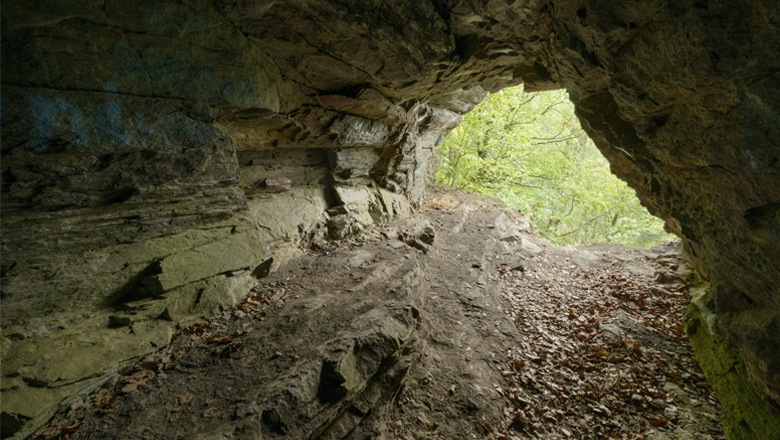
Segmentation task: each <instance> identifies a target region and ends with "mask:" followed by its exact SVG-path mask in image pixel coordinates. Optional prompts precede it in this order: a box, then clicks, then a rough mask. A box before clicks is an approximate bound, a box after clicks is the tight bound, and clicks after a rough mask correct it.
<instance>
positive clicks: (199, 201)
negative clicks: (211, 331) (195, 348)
mask: <svg viewBox="0 0 780 440" xmlns="http://www.w3.org/2000/svg"><path fill="white" fill-rule="evenodd" d="M98 3H99V2H84V3H83V4H80V5H78V6H74V5H70V4H67V3H64V2H63V3H62V4H55V5H52V6H51V7H50V8H47V9H46V10H37V9H34V8H32V7H31V6H29V5H26V4H22V3H15V4H12V5H5V6H6V8H5V10H4V14H3V45H4V49H6V50H4V51H3V78H2V81H3V103H2V107H3V120H2V124H3V147H2V154H3V161H2V168H3V187H2V190H3V199H4V200H3V208H2V215H3V244H2V246H3V254H4V258H3V260H4V261H3V302H4V307H3V330H4V333H5V334H6V335H21V336H19V337H17V336H14V337H13V338H12V340H13V341H14V342H12V343H11V344H10V347H12V349H11V351H10V352H9V353H11V355H10V359H16V360H17V361H19V362H21V364H22V365H26V364H29V363H34V362H36V359H37V358H38V357H39V356H38V357H36V356H35V355H33V356H32V357H29V356H27V355H25V356H21V355H20V356H21V357H18V358H15V356H16V355H15V354H14V353H18V352H15V351H14V349H13V347H23V346H24V347H27V346H28V345H25V344H27V343H31V344H32V345H29V346H30V347H45V346H46V344H44V343H41V344H39V343H38V342H35V341H37V340H38V339H39V338H41V337H46V338H48V337H55V336H56V335H57V334H59V333H62V335H63V338H66V337H67V338H70V337H74V336H72V335H71V334H70V333H67V332H66V331H65V330H64V329H58V327H68V328H71V329H74V328H75V329H76V330H73V331H74V332H75V333H74V334H77V335H78V334H81V333H82V332H83V330H79V329H80V328H81V327H80V325H81V324H83V322H84V320H85V319H86V318H80V316H82V315H90V316H91V317H90V318H89V319H86V320H87V321H89V320H90V319H94V320H95V322H96V323H100V324H99V325H103V326H106V329H105V331H107V332H108V331H110V329H109V328H108V323H109V317H110V316H116V314H117V313H118V312H122V313H125V314H127V313H130V315H131V316H135V317H138V320H139V322H142V323H143V322H147V323H148V322H152V321H148V319H156V318H159V317H160V316H163V317H164V316H166V315H164V314H163V313H160V314H159V315H157V314H156V311H158V309H159V310H166V307H168V306H170V307H171V308H172V309H173V308H175V309H176V310H178V311H179V315H178V316H180V318H176V319H174V321H167V322H169V323H170V322H173V323H172V324H170V325H175V323H176V322H179V323H182V322H187V320H188V319H193V317H194V316H198V315H199V314H202V313H205V312H206V311H209V310H218V309H219V307H224V306H225V305H226V304H230V303H231V302H233V301H235V295H238V293H235V291H236V289H238V290H240V289H241V286H243V285H245V284H246V283H248V282H250V280H251V273H252V271H253V270H255V267H257V266H258V265H262V264H263V263H265V262H267V261H269V260H268V259H269V256H268V254H271V253H272V254H274V255H275V257H276V258H275V260H276V261H275V263H274V264H276V265H278V264H279V263H280V261H283V260H284V259H285V258H290V257H291V256H293V255H295V254H296V250H295V249H297V248H298V247H299V246H301V245H306V244H308V243H311V242H314V241H317V240H321V239H323V238H324V237H326V236H328V235H330V236H341V235H343V234H348V233H352V232H355V231H357V230H360V229H361V228H364V227H365V226H366V225H369V224H371V223H374V222H377V221H382V219H384V218H388V217H390V216H394V215H404V214H407V213H409V212H410V209H411V207H412V206H415V205H417V204H419V202H420V200H421V198H422V194H423V193H424V188H425V182H426V179H429V178H430V175H431V173H432V171H433V169H432V167H431V166H430V165H429V164H430V163H435V148H434V146H435V143H436V140H437V139H438V138H439V137H440V136H441V135H443V134H445V133H446V132H447V131H448V130H450V129H451V128H452V127H453V126H454V124H456V123H457V121H458V120H459V115H461V114H463V113H465V112H467V111H468V110H470V109H471V108H472V107H473V106H474V105H476V103H478V102H479V101H480V100H481V99H482V98H483V97H484V96H485V93H486V91H496V90H498V89H500V88H503V87H507V86H512V85H517V84H520V83H521V82H525V86H526V88H527V89H528V90H545V89H549V88H555V87H565V88H566V89H567V90H568V92H569V94H570V96H571V98H572V101H573V102H574V104H575V107H576V109H577V114H578V117H579V118H580V120H581V121H582V123H583V127H584V128H585V130H586V131H587V132H588V134H589V135H590V136H591V137H592V138H593V139H594V141H595V142H596V144H597V146H598V147H599V148H600V150H601V151H602V153H604V155H605V156H606V157H607V158H608V159H609V160H610V162H611V164H612V170H613V172H614V173H615V174H617V175H618V176H619V177H621V178H622V179H624V180H626V181H627V182H628V183H629V185H631V186H632V187H633V188H634V189H635V190H636V191H637V195H638V197H639V198H640V200H642V202H643V203H644V204H645V206H646V207H647V208H648V209H649V210H650V211H651V212H652V213H654V214H656V215H659V216H660V217H662V218H664V219H665V220H666V221H667V225H668V227H669V228H670V229H671V230H672V231H674V232H675V233H677V234H678V235H680V236H682V237H684V238H685V240H686V247H687V249H688V251H689V254H690V255H691V256H692V259H693V261H694V264H695V265H696V268H697V269H698V270H699V272H700V273H701V274H702V275H703V276H704V277H705V278H707V279H708V280H709V281H710V282H711V284H712V300H711V301H712V304H711V306H712V309H713V310H715V311H716V312H717V315H718V322H719V329H720V332H721V334H722V335H723V336H724V337H725V338H726V340H727V341H729V343H730V344H732V345H734V346H735V347H737V348H738V349H739V352H740V353H741V355H742V357H743V359H744V360H745V362H746V365H747V376H748V377H749V378H750V381H751V383H752V384H753V386H754V387H755V389H756V390H757V391H758V392H759V394H760V395H762V396H763V397H764V398H765V399H767V401H768V402H770V403H773V404H774V405H777V404H778V400H777V399H778V395H780V390H779V389H778V388H777V386H778V385H777V384H778V383H780V380H778V379H777V378H778V374H780V359H778V358H777V355H776V353H778V350H777V348H778V346H780V330H778V322H779V320H780V291H779V290H778V286H780V263H778V261H780V259H778V258H777V255H778V249H780V248H779V247H778V246H780V244H778V241H777V240H776V238H777V234H778V233H777V230H778V221H777V215H776V214H777V209H776V207H777V204H778V203H780V189H779V188H780V163H778V156H780V153H778V151H779V150H780V148H779V147H778V144H777V139H778V134H780V133H777V131H778V127H780V124H778V121H780V93H779V92H778V86H777V84H778V79H780V77H778V75H779V74H778V71H780V65H779V64H778V63H780V62H778V61H777V56H776V54H777V53H779V52H780V30H779V29H778V25H777V23H778V19H779V17H778V14H779V12H778V10H777V8H776V5H774V3H773V2H772V1H759V0H755V1H748V2H728V1H724V2H693V1H679V2H678V1H675V2H642V3H634V2H588V3H582V4H580V3H571V2H562V1H528V2H515V3H512V4H505V3H500V2H488V3H485V4H481V5H479V6H477V5H472V4H471V3H469V2H454V3H451V4H443V3H442V2H402V3H394V2H385V3H382V4H378V5H373V6H372V8H367V7H366V6H365V5H362V4H347V3H342V2H332V1H325V0H323V1H318V2H306V3H274V2H262V1H237V2H227V1H220V2H217V3H216V5H212V4H211V3H209V2H203V1H188V2H186V3H185V4H179V5H174V4H166V5H162V4H160V5H157V6H155V7H151V6H150V5H147V4H144V3H142V2H123V3H122V4H121V5H120V4H113V3H112V4H109V5H105V7H104V6H101V5H99V4H98ZM353 3H354V2H353ZM8 48H12V49H13V50H8ZM432 158H433V159H434V160H431V159H432ZM279 179H286V180H279ZM220 231H222V232H220ZM251 231H257V233H256V234H255V233H254V232H251ZM242 234H250V235H251V234H255V235H252V236H253V237H254V238H253V240H256V241H257V246H258V247H259V248H264V249H263V251H262V252H249V251H248V253H247V254H246V261H245V263H244V264H238V265H233V266H236V267H232V266H231V268H230V270H229V271H227V272H224V273H222V272H220V273H217V272H214V271H213V270H211V269H210V268H209V267H208V266H209V264H210V263H208V260H209V258H210V259H215V258H223V257H220V255H223V256H224V258H225V259H227V260H229V261H232V260H231V259H232V258H234V257H235V255H233V250H231V249H232V248H231V247H230V246H227V245H224V243H230V242H231V240H233V241H235V240H237V239H238V238H240V237H243V236H244V235H242ZM247 236H248V235H247ZM242 243H244V242H243V241H242ZM204 249H205V250H208V251H209V252H210V254H209V255H210V257H209V258H205V259H202V261H201V260H198V259H197V258H194V259H193V258H189V257H190V256H194V255H198V252H200V251H202V250H204ZM220 252H221V253H220ZM166 260H167V261H184V260H186V261H196V262H197V261H201V263H202V264H201V265H202V266H203V269H204V270H205V272H204V273H207V274H206V275H204V278H203V279H200V278H198V279H195V278H197V277H194V278H193V279H189V278H188V280H186V282H183V283H184V284H182V285H181V286H175V287H176V288H184V287H186V289H189V290H188V291H187V292H181V293H177V294H175V295H174V294H170V293H169V294H168V296H169V297H170V298H167V299H166V298H162V300H163V301H168V302H166V303H165V304H162V303H157V304H155V305H154V306H149V305H147V304H143V305H138V304H135V305H133V306H132V307H129V308H128V306H127V304H126V303H127V302H126V301H116V298H117V295H118V292H123V289H124V288H126V286H127V285H128V284H131V285H132V282H131V281H132V280H135V279H137V278H138V277H144V276H146V275H145V271H147V270H148V267H150V265H152V264H154V263H156V262H165V261H166ZM239 266H240V267H239ZM192 269H193V270H195V271H199V270H200V266H198V267H196V268H192ZM215 270H216V269H215ZM212 272H214V273H212ZM227 275H229V276H227ZM177 276H178V275H177ZM225 276H227V278H224V277H225ZM218 277H223V278H224V279H222V278H218ZM236 277H238V278H236ZM191 278H192V277H191ZM228 278H230V280H229V281H230V283H228V284H225V283H227V281H225V280H228ZM238 279H242V280H244V281H242V282H239V283H236V282H235V281H236V280H238ZM209 280H211V281H209ZM220 280H221V281H220ZM212 281H213V282H212ZM197 283H206V285H202V286H201V285H198V284H197ZM209 283H211V284H209ZM215 285H219V286H222V287H220V288H214V286H215ZM208 286H211V287H208ZM172 289H173V288H172ZM214 289H216V290H214ZM169 290H170V289H169ZM188 292H189V293H188ZM199 292H200V293H199ZM203 292H212V296H213V299H214V301H213V302H209V301H210V300H207V299H204V300H203V301H204V304H210V305H209V306H208V307H206V306H199V305H198V301H200V300H198V301H195V299H198V298H201V297H202V294H203ZM218 292H219V293H218ZM120 296H121V295H120ZM163 296H164V295H163ZM207 296H208V295H207ZM181 298H185V299H181ZM136 306H137V307H136ZM174 306H176V307H174ZM134 307H135V308H134ZM139 307H141V308H142V310H144V311H146V312H144V313H141V312H139V310H141V309H139ZM118 308H119V309H122V310H118ZM76 309H78V310H79V312H78V313H76ZM81 310H85V311H86V313H81ZM149 310H154V311H155V313H151V312H148V311H149ZM153 315H154V316H153ZM167 316H168V319H173V317H172V316H171V315H170V314H169V315H167ZM123 319H124V318H123ZM80 322H81V324H79V323H80ZM90 322H91V321H90ZM122 322H126V321H122ZM127 322H133V321H132V320H130V321H127ZM74 323H75V324H74ZM90 325H92V324H90ZM137 325H138V326H139V327H138V328H139V329H140V328H141V326H142V324H137ZM139 331H140V330H139ZM63 332H64V333H63ZM163 333H165V332H162V333H160V331H158V330H155V331H154V332H152V333H150V334H154V335H158V334H163ZM155 337H157V336H155ZM150 338H151V337H150ZM55 339H56V338H55ZM152 339H153V338H152ZM149 347H151V345H150V346H149ZM147 349H148V348H147ZM33 351H35V349H34V350H33ZM141 351H143V350H141ZM127 357H132V356H130V355H127V356H117V357H116V359H115V362H121V361H122V360H123V359H125V358H127ZM10 364H11V365H13V364H14V362H10ZM7 365H8V364H7V363H5V362H4V371H3V373H4V374H16V373H18V372H17V371H7V368H9V367H7ZM107 371H109V370H108V369H106V367H105V366H101V367H99V368H97V369H96V370H95V371H93V372H91V373H89V374H88V375H87V376H94V375H98V376H99V375H100V374H105V373H106V372H107ZM31 374H32V373H31ZM30 377H33V376H30ZM33 382H34V381H33ZM33 382H28V383H33ZM69 384H70V382H69ZM22 386H26V385H22ZM18 389H19V390H24V388H18ZM60 398H61V396H59V394H58V395H57V397H56V398H52V399H48V400H46V399H44V401H45V402H48V404H49V405H52V404H55V403H56V402H58V401H59V400H58V399H60ZM45 405H46V404H44V406H45ZM39 415H40V414H29V417H37V416H39ZM20 417H28V415H20Z"/></svg>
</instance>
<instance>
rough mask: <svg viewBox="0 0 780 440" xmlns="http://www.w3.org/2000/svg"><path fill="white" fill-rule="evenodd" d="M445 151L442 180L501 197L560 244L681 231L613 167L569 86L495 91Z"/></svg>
mask: <svg viewBox="0 0 780 440" xmlns="http://www.w3.org/2000/svg"><path fill="white" fill-rule="evenodd" d="M439 152H440V153H441V156H442V165H441V168H440V170H439V172H438V173H437V175H436V181H437V183H439V184H445V185H450V186H452V187H455V188H459V189H465V190H469V191H474V192H477V193H480V194H485V195H490V196H493V197H496V198H498V199H500V200H502V201H503V202H504V203H506V204H507V205H508V206H510V207H512V208H515V209H518V210H521V211H523V212H525V213H526V214H527V215H529V216H530V217H531V219H532V221H533V222H534V223H535V224H536V226H537V227H538V229H539V232H540V233H541V234H542V235H543V236H544V237H546V238H547V239H549V240H551V241H552V242H553V243H555V244H559V245H561V244H592V243H624V244H628V245H632V246H640V247H650V246H653V245H656V244H658V243H662V242H665V241H668V240H672V239H675V238H676V237H675V236H673V235H670V234H667V233H665V232H664V230H663V221H662V220H660V219H658V218H656V217H653V216H651V215H650V214H649V213H648V212H647V210H646V209H645V208H644V207H642V206H641V205H640V203H639V200H638V199H637V198H636V196H635V194H634V191H633V190H632V189H631V188H629V187H628V185H626V183H625V182H623V181H621V180H619V179H618V178H617V177H615V176H614V175H612V174H611V173H610V171H609V163H608V162H607V161H606V159H604V157H603V156H602V155H601V153H600V152H599V151H598V149H597V148H596V146H595V145H594V144H593V142H592V141H591V140H590V139H589V138H588V136H587V135H586V134H585V132H584V131H583V130H582V128H581V127H580V124H579V121H578V120H577V118H576V117H575V115H574V106H573V105H572V104H571V102H570V101H569V100H568V98H567V97H566V92H565V91H563V90H560V91H553V92H544V93H529V94H526V93H523V91H522V87H517V88H512V89H505V90H502V91H500V92H498V93H494V94H491V95H489V96H488V97H487V98H486V99H485V100H484V101H483V102H482V103H481V104H480V105H479V106H477V107H476V108H475V109H474V110H472V111H471V112H470V113H468V114H467V115H466V116H464V118H463V123H461V125H459V126H458V127H457V128H456V129H455V130H453V131H452V132H451V133H450V134H449V135H448V136H447V137H446V138H445V139H444V141H443V142H442V143H441V144H440V145H439Z"/></svg>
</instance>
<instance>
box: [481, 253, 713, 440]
mask: <svg viewBox="0 0 780 440" xmlns="http://www.w3.org/2000/svg"><path fill="white" fill-rule="evenodd" d="M534 262H535V269H534V270H529V271H523V270H506V269H503V270H501V271H500V272H501V277H502V283H503V285H502V295H503V297H504V299H505V300H506V301H505V304H504V306H505V310H504V312H505V313H506V314H507V315H508V316H509V317H510V318H511V319H512V320H513V321H514V322H515V324H516V327H517V329H518V330H519V332H520V334H521V335H522V336H521V343H520V345H519V346H517V347H515V348H514V349H513V350H510V351H509V352H508V353H507V356H508V358H509V361H508V362H507V363H506V364H505V365H503V366H502V373H503V375H504V377H505V378H506V381H507V382H506V383H505V384H503V386H497V388H498V389H500V391H501V392H502V394H503V395H504V396H506V397H507V398H509V400H510V401H511V402H512V404H513V405H514V407H513V408H511V409H508V410H507V411H506V414H505V415H506V420H504V423H502V427H503V429H496V428H491V427H486V429H487V431H488V432H489V435H490V436H492V437H494V438H498V439H526V438H528V439H535V438H539V439H575V438H576V439H611V438H615V439H629V440H636V439H668V438H696V439H708V440H721V439H725V437H724V436H723V433H722V430H721V427H720V423H719V420H720V412H721V409H720V407H719V404H718V402H717V400H716V398H715V395H714V392H713V390H712V389H711V387H710V385H709V383H708V382H707V380H706V378H705V377H704V375H703V373H702V371H701V369H700V368H699V367H698V365H697V364H696V361H695V359H694V357H693V352H692V350H691V348H690V346H689V345H688V342H687V337H686V335H685V330H684V328H683V325H682V322H683V315H684V313H685V311H686V307H687V304H688V302H689V298H688V296H687V292H686V291H685V290H684V289H676V290H673V289H670V288H667V287H665V286H663V285H659V284H657V283H655V282H654V281H652V280H650V279H649V278H645V277H642V276H639V275H636V274H634V273H631V272H630V271H629V270H627V268H626V267H624V266H623V264H622V263H621V262H620V261H614V262H613V263H611V264H609V265H601V266H599V267H596V268H588V269H583V268H580V267H578V266H576V265H572V264H571V263H568V262H566V261H563V260H562V259H560V258H554V257H550V256H547V255H541V256H539V257H538V258H536V259H535V260H534ZM691 432H696V435H693V434H692V433H691ZM686 435H689V436H688V437H686Z"/></svg>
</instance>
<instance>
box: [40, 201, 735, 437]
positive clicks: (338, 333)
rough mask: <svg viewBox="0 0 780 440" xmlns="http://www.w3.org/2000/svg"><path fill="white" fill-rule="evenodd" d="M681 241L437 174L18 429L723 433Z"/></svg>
mask: <svg viewBox="0 0 780 440" xmlns="http://www.w3.org/2000/svg"><path fill="white" fill-rule="evenodd" d="M688 273H689V269H687V267H686V266H685V264H684V263H682V262H681V255H680V252H679V249H678V247H677V246H676V245H675V244H667V245H663V246H659V247H656V248H653V249H650V250H642V249H632V248H628V247H623V246H608V245H602V246H592V247H586V248H573V247H556V246H553V245H551V244H550V243H549V242H547V241H546V240H544V239H542V238H540V237H538V236H537V235H536V234H535V233H534V228H533V226H532V225H531V224H530V223H529V222H528V220H527V219H526V218H525V217H524V216H523V215H522V214H520V213H517V212H515V211H512V210H509V209H507V208H505V207H502V206H501V205H500V204H498V203H497V202H496V201H494V200H492V199H488V198H484V197H480V196H476V195H473V194H469V193H461V192H453V191H451V190H444V189H441V188H437V189H434V190H433V191H432V193H431V195H430V196H429V201H428V202H427V204H426V209H424V210H423V211H422V212H421V213H419V214H418V215H417V216H416V217H414V218H411V219H405V220H402V221H398V222H395V223H393V224H389V225H379V226H378V227H376V228H374V229H372V230H370V231H367V232H365V233H364V234H362V235H361V236H359V237H354V238H352V239H349V240H344V241H340V242H332V243H327V244H324V245H323V246H321V247H319V248H318V249H317V250H316V251H311V252H310V253H308V254H307V255H304V256H302V257H300V258H297V259H295V260H293V261H291V262H290V263H288V264H287V265H286V266H284V267H283V268H281V269H280V270H279V271H278V272H276V273H275V274H273V275H271V276H269V277H267V278H263V279H262V280H260V281H259V282H258V284H257V285H256V286H255V288H254V289H253V290H252V291H251V292H250V293H249V296H248V298H247V300H246V302H244V303H243V304H241V305H239V306H238V307H236V308H234V309H232V310H227V311H225V312H224V313H222V314H220V315H217V316H213V317H211V318H209V319H206V320H203V321H202V322H200V323H197V324H195V325H193V326H191V327H188V328H185V329H182V330H181V331H180V332H179V333H178V334H177V335H176V336H175V337H174V340H173V341H172V342H171V344H170V345H168V346H166V347H163V348H161V349H160V351H159V352H157V353H155V354H153V355H151V356H148V357H146V358H144V359H140V360H139V361H138V362H136V363H134V364H132V365H128V366H127V367H126V368H125V369H124V370H123V371H122V373H121V374H119V375H117V376H115V377H113V378H111V379H110V380H108V381H107V382H106V383H105V384H103V385H102V386H101V387H100V388H98V389H97V390H96V391H95V392H93V393H92V394H90V395H87V396H81V397H80V398H78V399H77V400H75V401H72V402H68V403H67V404H66V405H63V408H62V409H61V411H59V412H58V414H57V415H55V417H54V418H53V419H52V420H51V421H50V422H49V423H48V424H47V425H45V426H43V427H42V428H41V429H39V430H38V431H37V432H36V433H35V434H34V435H33V436H32V437H31V438H34V439H44V438H47V439H49V438H68V439H203V440H207V439H208V440H211V439H214V440H217V439H276V438H290V439H315V438H316V439H350V440H356V439H388V440H389V439H406V440H412V439H418V440H420V439H431V440H432V439H474V438H480V439H481V438H493V439H537V438H538V439H590V438H592V439H602V438H619V439H648V440H665V439H679V440H689V439H697V440H705V439H707V440H709V439H712V440H715V439H722V438H724V437H723V434H722V431H721V429H720V422H719V419H720V411H721V410H720V408H719V405H718V403H717V401H716V399H715V397H714V394H713V392H712V390H711V388H710V387H709V385H708V383H707V381H706V380H705V379H704V378H703V376H702V373H701V371H700V370H699V368H698V367H697V366H696V364H695V360H694V358H693V353H692V350H691V348H690V347H689V345H688V344H687V342H686V337H685V334H684V331H683V330H682V324H681V323H682V314H683V313H684V310H685V307H686V305H687V296H686V288H685V283H684V281H685V279H686V276H687V274H688Z"/></svg>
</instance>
